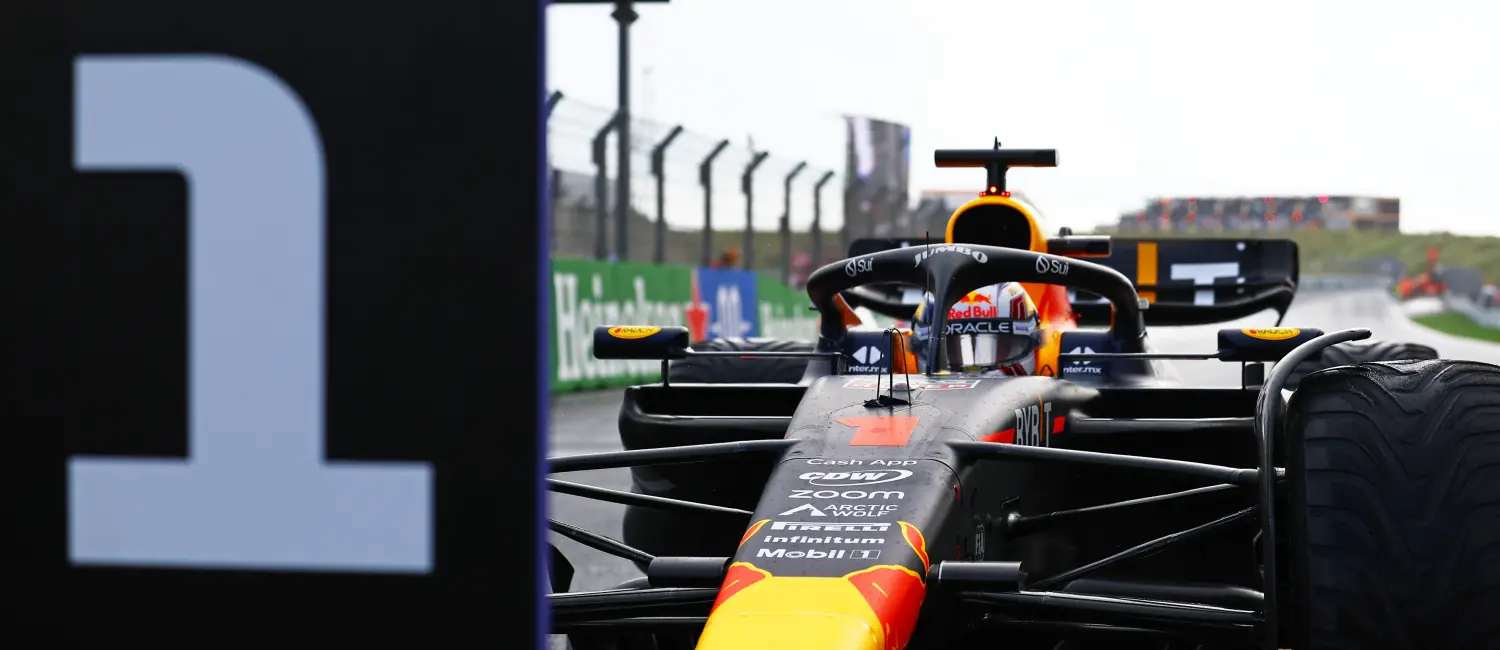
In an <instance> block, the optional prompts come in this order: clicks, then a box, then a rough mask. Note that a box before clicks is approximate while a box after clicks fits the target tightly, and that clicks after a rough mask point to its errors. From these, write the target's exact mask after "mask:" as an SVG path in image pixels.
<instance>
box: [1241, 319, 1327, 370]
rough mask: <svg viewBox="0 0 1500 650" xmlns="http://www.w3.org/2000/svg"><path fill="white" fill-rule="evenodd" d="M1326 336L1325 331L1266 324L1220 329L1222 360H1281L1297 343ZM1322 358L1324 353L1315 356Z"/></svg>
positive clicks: (1295, 347)
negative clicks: (1259, 326)
mask: <svg viewBox="0 0 1500 650" xmlns="http://www.w3.org/2000/svg"><path fill="white" fill-rule="evenodd" d="M1322 335H1323V330H1316V329H1297V328H1295V327H1267V328H1260V329H1256V328H1251V329H1238V330H1231V329H1223V330H1219V360H1220V361H1271V362H1276V361H1280V360H1281V358H1282V357H1284V356H1286V355H1287V353H1289V352H1291V351H1292V350H1295V349H1297V346H1299V345H1302V344H1303V343H1306V342H1308V341H1311V340H1313V339H1315V338H1318V337H1319V336H1322ZM1321 357H1322V352H1319V353H1318V354H1316V355H1314V356H1313V357H1312V358H1314V359H1318V358H1321Z"/></svg>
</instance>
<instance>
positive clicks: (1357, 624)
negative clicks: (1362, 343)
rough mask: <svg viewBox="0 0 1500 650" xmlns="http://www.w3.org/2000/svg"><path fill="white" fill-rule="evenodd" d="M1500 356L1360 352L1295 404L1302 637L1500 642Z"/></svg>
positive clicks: (1377, 644)
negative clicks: (1363, 359)
mask: <svg viewBox="0 0 1500 650" xmlns="http://www.w3.org/2000/svg"><path fill="white" fill-rule="evenodd" d="M1497 416H1500V366H1494V365H1490V364H1485V363H1477V362H1472V361H1452V360H1446V359H1440V360H1419V361H1393V362H1380V363H1360V364H1357V365H1346V366H1341V367H1336V368H1332V369H1329V370H1324V371H1322V372H1317V373H1313V374H1310V375H1308V376H1307V377H1306V378H1305V379H1304V380H1303V384H1302V387H1301V389H1299V390H1298V391H1296V392H1295V393H1293V394H1292V397H1291V399H1290V400H1289V402H1288V405H1287V414H1286V426H1285V430H1286V435H1285V437H1284V438H1283V439H1282V441H1283V444H1284V445H1285V452H1286V463H1287V492H1286V494H1287V506H1288V507H1287V508H1286V510H1285V511H1284V512H1281V513H1279V515H1280V516H1279V519H1281V520H1282V522H1284V525H1285V527H1286V528H1287V529H1288V530H1287V533H1286V536H1287V537H1286V538H1287V540H1288V545H1289V548H1288V550H1289V551H1290V553H1289V554H1288V555H1289V556H1290V557H1289V559H1288V562H1289V566H1288V568H1287V571H1286V574H1285V575H1287V576H1288V577H1289V578H1290V584H1289V585H1287V587H1288V588H1286V589H1283V590H1282V591H1281V593H1282V594H1285V596H1286V598H1287V600H1290V602H1289V603H1288V602H1286V601H1283V603H1282V604H1283V605H1284V606H1285V607H1286V610H1285V611H1286V612H1287V613H1288V614H1289V620H1287V624H1286V625H1285V626H1284V627H1285V630H1284V632H1285V633H1287V637H1286V638H1284V639H1283V640H1284V641H1290V644H1291V647H1294V648H1305V649H1308V650H1316V649H1323V648H1328V649H1332V648H1392V649H1409V650H1427V649H1428V648H1473V649H1476V650H1477V649H1480V648H1486V649H1488V648H1500V616H1497V615H1496V614H1497V613H1500V550H1497V549H1500V417H1497Z"/></svg>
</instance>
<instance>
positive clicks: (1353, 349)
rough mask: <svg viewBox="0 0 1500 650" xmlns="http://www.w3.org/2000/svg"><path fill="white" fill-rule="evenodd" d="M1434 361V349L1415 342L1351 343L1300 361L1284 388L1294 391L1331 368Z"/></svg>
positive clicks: (1341, 344) (1435, 352) (1342, 344)
mask: <svg viewBox="0 0 1500 650" xmlns="http://www.w3.org/2000/svg"><path fill="white" fill-rule="evenodd" d="M1436 358H1438V353H1437V350H1434V349H1432V348H1430V347H1427V346H1425V345H1420V344H1417V343H1397V342H1394V341H1368V342H1364V341H1354V342H1349V343H1340V344H1338V345H1335V346H1332V347H1330V348H1327V349H1325V350H1323V358H1322V359H1317V360H1308V361H1303V362H1302V363H1300V364H1298V365H1297V367H1296V368H1293V369H1292V374H1291V375H1290V376H1288V377H1287V381H1286V388H1288V389H1290V390H1296V389H1297V386H1298V385H1299V384H1300V383H1301V382H1302V378H1303V377H1306V376H1308V375H1309V374H1312V373H1314V372H1317V371H1319V370H1326V369H1328V368H1333V367H1335V366H1352V365H1354V364H1356V363H1366V362H1371V361H1406V360H1411V359H1415V360H1424V359H1436Z"/></svg>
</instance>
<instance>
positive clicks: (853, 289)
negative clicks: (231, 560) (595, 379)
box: [548, 145, 1500, 650]
mask: <svg viewBox="0 0 1500 650" xmlns="http://www.w3.org/2000/svg"><path fill="white" fill-rule="evenodd" d="M1055 160H1056V154H1055V152H1053V151H1050V150H1007V149H1000V148H999V147H998V145H997V146H996V148H995V149H993V150H959V151H938V152H937V155H936V162H937V163H938V164H939V165H940V166H943V165H953V166H973V167H983V168H985V169H986V170H987V173H988V176H989V178H988V182H987V183H986V188H985V191H984V192H982V193H981V196H980V197H979V198H977V199H976V200H975V201H973V202H971V203H969V204H967V205H965V206H963V207H962V208H960V209H959V210H958V211H956V212H955V213H954V215H953V217H952V218H951V219H950V221H949V225H948V229H947V232H946V233H945V237H944V241H943V242H941V243H930V244H924V243H920V242H909V241H908V242H899V241H887V240H863V241H860V242H856V243H855V244H854V245H853V246H852V247H851V249H852V250H851V251H850V253H851V256H850V257H849V258H848V259H845V260H841V261H839V262H836V263H833V264H830V265H827V266H825V267H823V268H821V269H818V270H817V271H815V272H814V273H813V274H812V275H811V276H810V277H809V279H808V282H807V291H808V295H809V298H810V299H811V302H812V305H813V307H814V308H815V309H816V310H817V312H818V313H819V314H820V328H819V332H818V336H817V340H816V341H815V342H813V343H811V344H808V345H806V346H796V345H789V344H787V343H786V342H775V341H773V342H756V341H733V342H728V343H701V342H700V343H695V342H692V341H690V340H689V336H688V333H687V331H686V329H684V328H681V327H658V326H646V325H621V326H612V327H600V328H598V329H597V330H596V331H595V334H594V354H595V356H596V357H598V358H608V359H638V360H640V359H649V360H659V361H661V363H662V369H663V375H662V381H661V382H659V383H655V384H649V385H641V386H635V387H632V388H630V389H628V390H627V391H626V392H625V394H624V403H623V406H622V410H621V413H620V419H619V424H620V432H621V437H622V440H623V442H624V446H625V451H621V452H612V453H602V454H590V455H583V456H570V457H555V458H552V459H550V463H551V468H550V469H551V472H553V473H565V472H575V471H583V470H596V469H605V468H624V467H629V468H631V472H632V477H633V483H634V488H633V489H632V490H631V491H629V492H625V491H617V490H606V489H603V488H598V487H592V486H586V485H581V484H578V483H574V482H569V481H564V480H560V479H557V478H551V479H548V480H549V485H550V488H551V489H553V490H554V491H557V492H561V493H567V494H574V495H579V496H586V497H593V498H598V499H602V500H606V501H611V502H615V503H620V504H623V505H625V506H626V514H625V527H624V539H623V540H615V539H609V538H606V537H603V536H600V535H597V534H594V533H591V532H588V531H584V530H581V529H578V528H575V527H573V526H569V525H567V524H566V523H563V522H557V521H552V522H551V530H553V531H555V532H557V533H559V534H562V535H565V536H567V537H569V538H571V539H574V540H576V541H578V542H580V543H582V544H584V545H586V546H589V547H592V548H594V549H598V550H600V551H602V552H606V553H610V554H613V555H617V556H619V557H623V558H627V559H629V560H631V561H633V562H634V563H635V564H636V565H637V566H638V567H639V568H640V569H641V571H642V572H643V573H644V577H642V578H639V579H636V580H632V581H629V582H627V583H625V584H622V585H619V586H618V588H616V589H611V590H606V591H593V592H570V591H569V590H568V588H569V584H570V582H571V574H572V571H573V569H572V564H571V562H570V560H569V559H568V558H565V557H563V555H562V554H561V552H560V551H558V549H557V548H556V547H555V546H554V547H553V552H552V565H551V567H550V570H551V573H552V576H553V585H552V589H553V593H552V594H551V596H550V597H549V601H550V606H551V612H552V621H553V623H552V624H553V631H554V633H556V634H562V635H567V639H568V642H569V643H570V644H571V645H572V647H573V648H574V650H591V649H593V648H661V649H667V648H682V649H686V648H699V649H701V650H739V649H742V648H745V649H748V648H765V649H768V650H792V649H806V650H902V649H905V648H911V649H929V648H931V649H940V648H942V649H945V648H986V647H995V648H1093V647H1107V648H1121V647H1130V648H1135V647H1140V648H1266V649H1274V648H1299V649H1303V648H1308V649H1310V648H1412V649H1429V648H1432V649H1435V648H1494V647H1500V616H1496V615H1495V614H1496V613H1497V612H1500V367H1495V366H1491V365H1486V364H1481V363H1475V362H1468V361H1454V360H1441V359H1436V358H1435V357H1436V356H1437V355H1436V353H1435V352H1432V351H1431V350H1430V349H1428V348H1422V349H1417V348H1412V347H1406V348H1401V349H1402V350H1403V353H1402V355H1401V356H1404V357H1407V358H1406V359H1405V360H1395V359H1381V358H1378V357H1379V356H1380V355H1382V354H1388V353H1389V351H1390V350H1391V349H1393V348H1390V347H1389V346H1386V347H1382V346H1380V345H1367V344H1356V343H1353V342H1355V341H1360V340H1363V339H1366V338H1368V337H1369V331H1368V330H1361V329H1354V330H1345V331H1338V332H1328V333H1325V332H1322V331H1320V330H1317V329H1311V328H1301V327H1295V328H1294V327H1282V326H1280V321H1279V320H1278V322H1277V326H1276V327H1270V328H1261V329H1221V330H1219V333H1218V338H1217V346H1215V349H1212V350H1197V351H1193V350H1166V351H1163V350H1158V349H1156V348H1155V347H1154V346H1153V345H1152V344H1151V342H1150V340H1149V338H1148V336H1147V329H1148V327H1151V326H1173V325H1187V324H1204V323H1219V322H1225V321H1228V320H1233V319H1237V318H1241V317H1244V316H1247V315H1251V314H1255V313H1258V312H1261V311H1264V310H1267V309H1271V310H1275V311H1277V312H1279V313H1282V314H1283V315H1284V313H1285V310H1286V308H1287V307H1288V306H1289V305H1290V303H1291V300H1292V298H1293V297H1294V295H1295V292H1296V288H1297V279H1298V273H1297V264H1298V261H1297V250H1296V247H1295V245H1294V244H1293V243H1292V242H1290V241H1279V240H1255V241H1235V240H1232V239H1225V240H1210V241H1204V240H1192V241H1165V240H1164V241H1158V242H1153V241H1145V240H1120V239H1115V240H1111V239H1107V238H1102V237H1079V236H1073V235H1072V234H1071V233H1069V232H1067V231H1065V230H1064V231H1060V234H1059V235H1058V236H1056V237H1048V236H1046V234H1045V232H1046V231H1044V230H1043V229H1042V227H1041V225H1040V222H1039V219H1038V218H1037V216H1036V213H1035V211H1034V210H1032V209H1031V208H1030V207H1029V206H1027V205H1026V204H1024V203H1022V202H1019V201H1016V200H1015V199H1013V198H1012V197H1010V196H1009V194H1008V193H1007V192H1006V191H1005V173H1006V170H1008V169H1009V168H1011V167H1017V166H1052V165H1054V164H1055ZM912 288H915V289H916V290H917V291H918V294H919V295H920V296H921V298H920V299H917V300H911V299H909V298H907V297H904V296H908V295H909V291H907V290H909V289H912ZM861 306H863V307H866V308H869V309H870V310H872V311H875V312H876V313H879V314H882V315H886V316H888V317H890V318H893V319H900V320H909V321H910V322H911V323H912V328H910V329H896V328H884V329H882V328H870V327H864V326H862V322H861V321H860V319H859V318H858V317H856V316H855V315H854V309H855V308H856V307H861ZM945 306H947V307H948V308H947V309H944V308H943V307H945ZM1335 350H1337V351H1339V352H1338V354H1332V352H1333V351H1335ZM1324 351H1329V352H1330V354H1328V355H1326V357H1325V355H1324V354H1323V353H1324ZM1412 357H1415V358H1412ZM1172 360H1186V361H1200V362H1219V363H1234V364H1240V366H1241V371H1240V376H1241V380H1240V381H1239V382H1238V385H1231V386H1221V387H1210V386H1199V385H1184V384H1183V383H1182V382H1181V381H1179V380H1178V379H1177V378H1176V376H1175V375H1174V374H1173V372H1172V370H1171V368H1170V367H1168V366H1167V365H1166V362H1167V361H1172ZM1267 363H1269V364H1273V365H1271V367H1270V370H1269V371H1267V370H1266V365H1265V364H1267Z"/></svg>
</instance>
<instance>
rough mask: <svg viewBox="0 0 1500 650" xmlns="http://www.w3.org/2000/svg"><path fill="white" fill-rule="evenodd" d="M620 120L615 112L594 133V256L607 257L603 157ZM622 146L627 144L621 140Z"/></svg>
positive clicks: (606, 186) (606, 183) (605, 164)
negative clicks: (610, 135) (611, 134)
mask: <svg viewBox="0 0 1500 650" xmlns="http://www.w3.org/2000/svg"><path fill="white" fill-rule="evenodd" d="M619 122H620V114H619V113H615V114H614V116H613V117H611V118H609V121H608V122H605V123H604V126H603V127H601V128H600V129H599V132H598V133H595V134H594V227H595V232H594V258H595V259H601V260H606V259H609V208H608V206H607V205H606V204H607V203H609V176H608V171H609V170H608V169H607V167H608V163H609V161H608V160H606V159H605V153H606V152H605V145H606V144H607V143H608V142H609V132H610V131H613V130H614V129H615V127H616V126H617V125H618V124H619ZM620 146H622V147H628V146H629V145H628V144H626V143H624V142H622V143H620Z"/></svg>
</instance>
